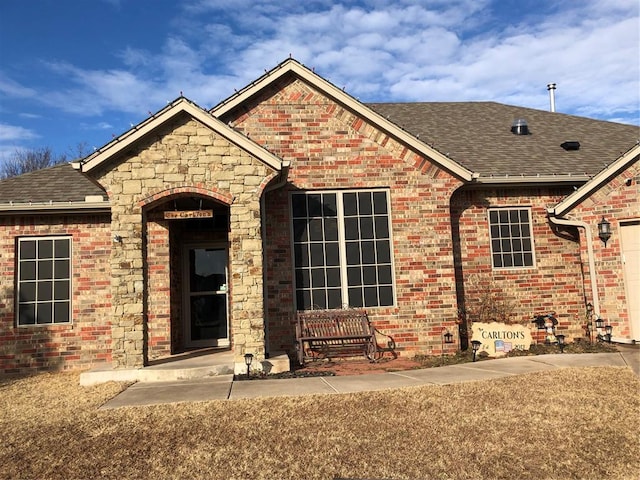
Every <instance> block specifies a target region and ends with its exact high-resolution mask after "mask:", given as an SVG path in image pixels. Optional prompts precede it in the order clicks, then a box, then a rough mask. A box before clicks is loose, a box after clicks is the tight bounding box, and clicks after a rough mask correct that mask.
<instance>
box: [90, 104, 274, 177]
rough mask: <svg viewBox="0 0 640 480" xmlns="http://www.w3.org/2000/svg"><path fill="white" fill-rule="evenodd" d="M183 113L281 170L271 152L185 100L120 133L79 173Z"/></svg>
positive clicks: (93, 167)
mask: <svg viewBox="0 0 640 480" xmlns="http://www.w3.org/2000/svg"><path fill="white" fill-rule="evenodd" d="M182 112H185V113H188V114H189V115H191V116H192V117H193V118H195V119H196V120H198V121H199V122H201V123H203V124H204V125H206V126H207V127H209V128H211V129H212V130H213V131H214V132H216V133H218V134H220V135H221V136H223V137H225V138H226V139H227V140H229V141H230V142H232V143H234V144H236V145H237V146H238V147H240V148H242V149H243V150H245V151H247V152H248V153H250V154H252V155H253V156H255V157H256V158H258V159H259V160H260V161H262V162H263V163H265V164H266V165H268V166H269V167H271V168H273V169H274V170H276V171H280V169H281V168H282V161H281V160H280V159H279V158H278V157H276V156H275V155H273V154H272V153H271V152H269V151H268V150H266V149H264V148H263V147H261V146H260V145H258V144H257V143H255V142H254V141H252V140H250V139H249V138H247V137H245V136H244V135H242V134H240V133H238V132H236V131H235V130H233V129H232V128H231V127H229V126H227V125H225V124H224V123H222V122H221V121H220V120H218V119H217V118H215V117H213V116H211V115H210V114H209V113H208V112H206V111H204V110H202V109H201V108H199V107H197V106H195V105H193V104H192V103H191V102H188V101H187V100H185V99H180V100H178V101H177V102H176V103H175V104H174V105H172V106H171V107H170V108H167V109H165V110H161V111H160V112H159V113H158V114H157V115H155V116H153V117H150V118H149V119H147V120H146V121H145V122H143V123H142V124H140V125H138V126H137V127H134V128H132V129H131V130H129V131H128V132H127V133H125V134H123V135H122V137H123V138H121V139H120V140H118V139H116V141H114V142H113V144H112V145H107V146H106V148H104V150H102V151H99V152H97V153H96V154H94V155H93V156H91V157H89V158H88V159H87V160H86V162H85V163H83V164H82V171H83V172H90V171H91V170H93V169H95V168H96V167H98V166H99V165H100V164H102V163H103V162H105V161H106V160H108V159H109V158H111V157H113V156H114V155H116V154H118V153H119V152H121V151H122V150H125V149H126V148H128V147H129V146H130V145H131V144H133V143H135V142H136V141H138V140H140V139H141V138H143V137H144V136H145V135H148V134H149V133H151V132H152V131H153V130H155V129H156V128H158V127H159V126H161V125H162V124H164V123H165V122H167V121H169V120H171V119H172V118H174V117H175V116H176V115H179V114H180V113H182Z"/></svg>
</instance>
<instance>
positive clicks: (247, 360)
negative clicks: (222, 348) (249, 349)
mask: <svg viewBox="0 0 640 480" xmlns="http://www.w3.org/2000/svg"><path fill="white" fill-rule="evenodd" d="M251 362H253V354H252V353H245V354H244V364H245V365H246V366H247V380H249V373H250V369H251Z"/></svg>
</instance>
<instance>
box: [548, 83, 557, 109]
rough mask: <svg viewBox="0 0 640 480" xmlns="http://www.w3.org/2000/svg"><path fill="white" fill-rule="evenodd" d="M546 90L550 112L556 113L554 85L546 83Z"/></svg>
mask: <svg viewBox="0 0 640 480" xmlns="http://www.w3.org/2000/svg"><path fill="white" fill-rule="evenodd" d="M547 90H549V102H551V111H552V112H555V111H556V84H555V83H548V84H547Z"/></svg>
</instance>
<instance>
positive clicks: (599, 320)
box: [596, 317, 604, 328]
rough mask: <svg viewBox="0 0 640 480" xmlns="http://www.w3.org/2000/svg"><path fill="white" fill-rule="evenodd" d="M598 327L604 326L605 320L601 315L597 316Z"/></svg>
mask: <svg viewBox="0 0 640 480" xmlns="http://www.w3.org/2000/svg"><path fill="white" fill-rule="evenodd" d="M596 328H604V320H603V319H602V318H600V317H598V318H596Z"/></svg>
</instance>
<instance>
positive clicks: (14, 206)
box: [0, 200, 111, 215]
mask: <svg viewBox="0 0 640 480" xmlns="http://www.w3.org/2000/svg"><path fill="white" fill-rule="evenodd" d="M91 211H94V212H110V211H111V204H110V203H109V202H108V201H104V200H99V201H80V202H55V203H54V202H38V203H32V202H29V203H13V202H10V203H5V204H1V205H0V213H5V214H16V215H19V214H25V213H27V214H37V213H41V214H42V213H46V214H55V213H87V212H91Z"/></svg>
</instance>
